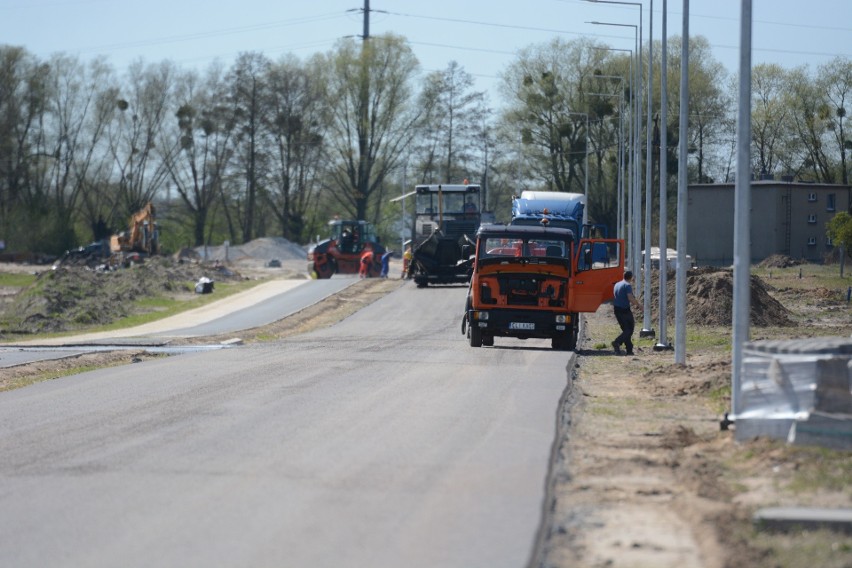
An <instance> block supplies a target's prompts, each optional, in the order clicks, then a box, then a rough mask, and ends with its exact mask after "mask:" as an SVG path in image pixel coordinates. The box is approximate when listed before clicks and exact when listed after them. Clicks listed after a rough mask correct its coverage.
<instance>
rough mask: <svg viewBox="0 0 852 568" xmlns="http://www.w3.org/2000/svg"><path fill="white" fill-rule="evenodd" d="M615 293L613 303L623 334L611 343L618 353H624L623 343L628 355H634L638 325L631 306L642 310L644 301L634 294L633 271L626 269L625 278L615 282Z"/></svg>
mask: <svg viewBox="0 0 852 568" xmlns="http://www.w3.org/2000/svg"><path fill="white" fill-rule="evenodd" d="M613 295H614V298H613V300H612V305H613V307H614V309H615V319H616V320H618V325H619V326H620V327H621V335H619V336H618V337H616V338H615V341H613V342H612V343H611V345H612V348H613V349H615V354H616V355H621V354H622V353H623V351H622V350H621V346H622V345H624V348H625V349H626V352H627V355H633V329H634V328H635V327H636V322H635V320H634V319H633V312H632V311H631V309H630V306H631V305H634V306H636V307H637V308H639V309H640V310H641V309H642V303H641V302H640V301H639V300H637V299H636V297H635V296H634V295H633V272H632V271H630V270H625V271H624V279H623V280H622V281H620V282H617V283H616V284H615V287H614V288H613Z"/></svg>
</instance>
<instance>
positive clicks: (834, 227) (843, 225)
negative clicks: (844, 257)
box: [826, 211, 852, 251]
mask: <svg viewBox="0 0 852 568" xmlns="http://www.w3.org/2000/svg"><path fill="white" fill-rule="evenodd" d="M826 228H827V231H826V234H827V235H828V236H829V237H831V240H832V242H834V243H835V244H836V245H842V246H843V247H844V248H845V249H846V250H847V251H848V250H852V216H850V215H849V213H847V212H846V211H841V212H839V213H837V214H836V215H835V216H834V217H832V219H831V221H829V222H828V223H826Z"/></svg>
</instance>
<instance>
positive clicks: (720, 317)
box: [651, 267, 795, 327]
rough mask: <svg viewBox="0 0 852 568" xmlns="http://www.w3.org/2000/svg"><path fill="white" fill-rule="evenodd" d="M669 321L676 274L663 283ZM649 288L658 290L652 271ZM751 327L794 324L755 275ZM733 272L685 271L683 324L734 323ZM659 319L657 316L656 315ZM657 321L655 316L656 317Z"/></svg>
mask: <svg viewBox="0 0 852 568" xmlns="http://www.w3.org/2000/svg"><path fill="white" fill-rule="evenodd" d="M666 284H667V285H666V303H667V315H668V316H669V318H668V319H669V320H671V321H674V316H675V313H674V311H675V289H676V280H675V273H674V272H671V271H670V272H669V273H668V279H667V281H666ZM651 286H652V288H653V289H654V290H659V273H658V272H654V273H653V277H652V284H651ZM750 298H751V310H750V314H751V315H750V319H751V324H752V325H755V326H758V327H771V326H775V327H788V326H792V325H795V324H794V322H793V321H792V320H791V319H790V311H789V310H787V308H785V307H784V306H783V305H782V304H781V302H779V301H778V300H776V299H775V298H773V297H772V296H771V295H770V294H769V287H768V286H767V285H766V284H765V283H764V282H763V280H761V279H760V277H758V276H754V275H752V276H751V296H750ZM658 304H659V302H658V301H657V294H656V293H654V294H652V304H651V309H652V311H654V312H655V313H656V314H658V313H659V312H658V309H659V306H658ZM733 306H734V273H733V270H730V269H719V268H712V267H709V268H697V269H693V270H690V271H688V272H687V278H686V322H687V323H688V324H694V325H708V326H730V325H731V324H732V320H733ZM657 317H658V316H657ZM655 319H656V317H655Z"/></svg>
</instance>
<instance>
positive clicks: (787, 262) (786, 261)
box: [757, 254, 805, 268]
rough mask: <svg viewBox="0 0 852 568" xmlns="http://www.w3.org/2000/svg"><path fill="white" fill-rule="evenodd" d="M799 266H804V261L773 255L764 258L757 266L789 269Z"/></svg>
mask: <svg viewBox="0 0 852 568" xmlns="http://www.w3.org/2000/svg"><path fill="white" fill-rule="evenodd" d="M800 264H805V261H804V260H802V259H800V258H790V257H789V256H786V255H783V254H773V255H772V256H768V257H766V258H764V259H763V260H762V261H760V263H758V265H757V266H759V267H760V268H790V267H791V266H799V265H800Z"/></svg>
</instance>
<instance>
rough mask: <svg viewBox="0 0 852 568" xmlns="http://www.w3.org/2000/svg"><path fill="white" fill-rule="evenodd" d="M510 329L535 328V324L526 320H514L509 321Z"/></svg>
mask: <svg viewBox="0 0 852 568" xmlns="http://www.w3.org/2000/svg"><path fill="white" fill-rule="evenodd" d="M509 329H535V324H534V323H529V322H525V321H513V322H510V323H509Z"/></svg>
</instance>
